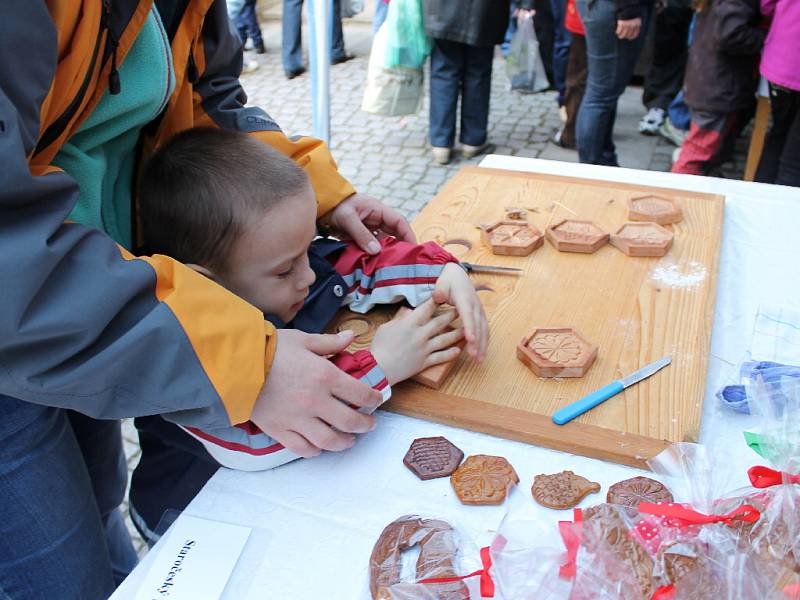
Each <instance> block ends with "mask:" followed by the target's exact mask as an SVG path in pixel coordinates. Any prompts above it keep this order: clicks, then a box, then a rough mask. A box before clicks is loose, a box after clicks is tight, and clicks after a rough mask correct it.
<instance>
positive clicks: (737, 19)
mask: <svg viewBox="0 0 800 600" xmlns="http://www.w3.org/2000/svg"><path fill="white" fill-rule="evenodd" d="M759 14H760V13H759V10H758V3H753V2H749V1H747V0H720V1H719V4H718V5H717V7H716V20H715V21H714V36H715V38H716V40H717V47H718V48H719V50H720V51H722V52H724V53H726V54H731V55H741V56H752V55H754V54H758V53H759V52H761V49H762V48H763V47H764V40H766V39H767V31H766V29H762V28H760V27H758V26H757V25H758V22H759V20H760V17H759Z"/></svg>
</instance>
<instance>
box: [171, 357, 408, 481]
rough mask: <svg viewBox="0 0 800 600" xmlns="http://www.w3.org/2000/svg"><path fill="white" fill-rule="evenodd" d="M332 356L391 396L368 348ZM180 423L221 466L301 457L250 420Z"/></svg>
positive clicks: (245, 467) (253, 467)
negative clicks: (219, 424)
mask: <svg viewBox="0 0 800 600" xmlns="http://www.w3.org/2000/svg"><path fill="white" fill-rule="evenodd" d="M331 360H332V361H333V363H334V364H335V365H336V366H337V367H339V368H340V369H341V370H342V371H344V372H346V373H347V374H349V375H352V376H353V377H355V378H357V379H359V380H360V381H363V382H365V383H367V384H368V385H369V386H370V387H371V388H373V389H375V390H378V391H379V392H380V393H381V395H382V396H383V402H386V401H387V400H388V399H389V398H390V397H391V395H392V389H391V387H390V386H389V382H388V381H387V380H386V375H384V373H383V371H382V370H381V368H380V367H379V366H378V363H377V362H376V360H375V357H374V356H372V353H371V352H370V351H369V350H359V351H357V352H354V353H352V354H351V353H349V352H340V353H339V354H337V355H335V356H333V357H332V358H331ZM364 412H367V411H364ZM370 412H371V411H370ZM179 427H181V428H182V429H183V430H184V431H185V432H186V433H188V434H189V435H191V436H192V437H193V438H195V439H196V440H198V441H199V442H200V443H201V444H203V447H204V448H205V449H206V450H207V451H208V453H209V454H210V455H211V456H212V457H213V458H214V460H216V461H217V462H218V463H219V464H220V465H221V466H223V467H228V468H229V469H236V470H238V471H266V470H267V469H273V468H275V467H279V466H281V465H284V464H286V463H288V462H291V461H293V460H295V459H297V458H300V456H299V455H297V454H295V453H294V452H291V451H289V450H287V449H286V448H284V447H283V445H282V444H280V443H278V442H276V441H275V440H274V439H273V438H271V437H269V436H268V435H267V434H265V433H264V432H263V431H261V430H260V429H259V428H258V427H256V425H255V424H254V423H253V422H251V421H248V422H246V423H242V424H240V425H233V426H231V427H226V428H224V429H214V430H204V429H198V428H196V427H184V426H182V425H179Z"/></svg>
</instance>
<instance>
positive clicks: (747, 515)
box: [639, 502, 761, 527]
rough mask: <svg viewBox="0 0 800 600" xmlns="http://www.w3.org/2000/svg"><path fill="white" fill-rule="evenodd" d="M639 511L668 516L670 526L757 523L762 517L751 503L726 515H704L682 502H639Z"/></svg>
mask: <svg viewBox="0 0 800 600" xmlns="http://www.w3.org/2000/svg"><path fill="white" fill-rule="evenodd" d="M639 512H640V513H645V514H649V515H656V516H661V517H666V518H667V519H668V520H669V521H668V522H667V523H666V525H668V526H670V527H688V526H690V525H705V524H706V523H725V524H726V525H733V524H734V521H744V522H746V523H755V522H756V521H758V519H759V517H761V513H760V512H759V510H758V509H757V508H756V507H755V506H751V505H750V504H743V505H742V506H740V507H739V508H736V509H734V510H732V511H731V512H729V513H728V514H726V515H704V514H703V513H700V512H697V511H694V510H692V509H691V508H687V507H685V506H683V505H682V504H672V503H668V504H651V503H650V502H642V503H640V504H639Z"/></svg>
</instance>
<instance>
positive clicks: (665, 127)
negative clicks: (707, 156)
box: [658, 117, 689, 146]
mask: <svg viewBox="0 0 800 600" xmlns="http://www.w3.org/2000/svg"><path fill="white" fill-rule="evenodd" d="M658 133H660V134H661V137H663V138H664V139H666V140H669V141H670V142H672V143H673V144H675V145H676V146H680V145H681V144H683V140H685V139H686V136H687V135H689V132H688V131H684V130H683V129H678V128H677V127H675V125H673V124H672V121H671V120H670V118H669V117H667V118H666V119H664V122H663V123H662V124H661V127H659V128H658Z"/></svg>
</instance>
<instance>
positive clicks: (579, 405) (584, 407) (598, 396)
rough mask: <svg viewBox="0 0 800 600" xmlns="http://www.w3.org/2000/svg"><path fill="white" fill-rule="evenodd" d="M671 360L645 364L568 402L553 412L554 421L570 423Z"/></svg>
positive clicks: (557, 423)
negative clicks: (570, 402)
mask: <svg viewBox="0 0 800 600" xmlns="http://www.w3.org/2000/svg"><path fill="white" fill-rule="evenodd" d="M671 362H672V357H671V356H665V357H664V358H662V359H660V360H657V361H655V362H652V363H650V364H649V365H645V366H644V367H642V368H641V369H639V370H638V371H634V372H633V373H631V374H630V375H626V376H625V377H623V378H621V379H617V380H616V381H613V382H611V383H610V384H608V385H607V386H605V387H602V388H600V389H599V390H597V391H595V392H592V393H591V394H589V395H588V396H584V397H583V398H581V399H580V400H577V401H576V402H573V403H572V404H568V405H567V406H565V407H564V408H562V409H560V410H557V411H556V412H554V413H553V423H555V424H556V425H565V424H566V423H569V422H570V421H572V419H574V418H576V417H579V416H581V415H582V414H583V413H585V412H587V411H589V410H591V409H593V408H594V407H595V406H597V405H598V404H601V403H602V402H605V401H606V400H608V399H609V398H611V397H613V396H616V395H617V394H619V393H620V392H621V391H622V390H624V389H625V388H629V387H631V386H632V385H634V384H635V383H639V382H640V381H642V380H643V379H647V378H648V377H650V376H651V375H653V374H655V373H657V372H658V371H660V370H661V369H663V368H664V367H666V366H667V365H668V364H670V363H671Z"/></svg>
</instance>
